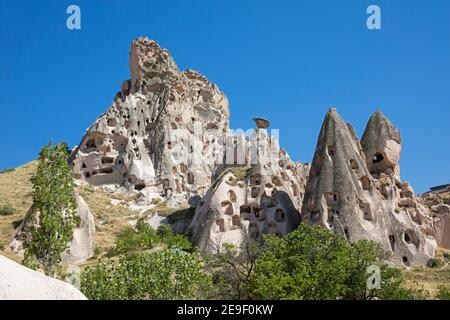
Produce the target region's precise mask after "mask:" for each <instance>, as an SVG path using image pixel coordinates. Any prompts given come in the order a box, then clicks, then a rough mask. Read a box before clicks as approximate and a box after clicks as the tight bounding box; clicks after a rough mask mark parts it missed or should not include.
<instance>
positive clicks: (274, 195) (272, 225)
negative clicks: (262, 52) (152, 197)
mask: <svg viewBox="0 0 450 320" xmlns="http://www.w3.org/2000/svg"><path fill="white" fill-rule="evenodd" d="M254 120H255V122H256V124H257V126H258V128H257V129H256V130H255V131H254V132H253V134H252V136H251V138H250V139H249V140H246V139H244V137H242V136H241V137H240V138H238V139H239V141H241V143H238V146H243V147H245V148H243V149H242V150H241V151H240V152H239V153H237V154H238V155H240V154H241V155H242V154H244V155H246V158H245V163H244V164H243V165H241V166H230V167H228V168H227V169H226V170H225V171H224V172H223V173H222V174H221V175H220V176H219V177H218V178H217V180H216V182H215V183H214V184H213V186H212V187H211V189H210V190H209V191H208V192H207V194H206V195H205V197H204V198H203V199H202V200H201V201H200V202H199V204H198V206H197V209H196V212H195V216H194V219H193V221H192V223H191V226H190V235H191V240H192V241H193V243H194V244H195V245H197V246H199V247H200V248H202V249H203V250H205V251H209V252H214V251H216V250H218V249H219V250H220V247H221V245H222V244H223V243H232V244H234V245H236V246H237V247H239V246H240V244H241V242H242V240H243V237H244V236H245V234H247V233H248V234H249V235H251V236H253V237H255V238H259V236H260V235H262V234H263V233H272V234H278V235H284V234H286V233H288V232H291V231H293V230H295V229H296V228H297V227H298V225H299V223H300V210H301V205H302V200H303V192H304V188H305V183H306V179H307V174H308V171H309V166H308V165H302V164H300V163H294V162H292V161H291V160H290V158H289V156H288V154H287V153H286V151H285V150H283V149H280V148H279V146H278V141H277V140H276V139H274V138H272V137H271V136H270V135H269V133H268V132H267V130H265V129H266V128H267V127H268V122H267V121H266V122H264V123H263V124H262V122H261V119H260V118H255V119H254ZM244 149H245V150H248V151H249V152H247V153H246V152H245V150H244ZM252 150H253V152H252Z"/></svg>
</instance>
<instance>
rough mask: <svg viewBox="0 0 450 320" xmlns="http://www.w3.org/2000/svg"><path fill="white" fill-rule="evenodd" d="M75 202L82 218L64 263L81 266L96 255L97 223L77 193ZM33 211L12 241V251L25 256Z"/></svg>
mask: <svg viewBox="0 0 450 320" xmlns="http://www.w3.org/2000/svg"><path fill="white" fill-rule="evenodd" d="M75 200H76V204H77V209H76V210H77V213H78V215H79V216H80V224H79V226H78V228H76V229H75V230H74V232H73V236H72V240H71V242H70V246H69V249H68V250H67V252H65V253H64V255H63V257H62V261H63V262H65V263H68V264H79V263H82V262H85V261H86V260H87V259H89V258H90V257H92V256H93V255H94V248H95V243H94V236H95V223H94V217H93V215H92V213H91V211H90V210H89V207H88V206H87V204H86V203H85V202H84V200H83V198H81V197H80V196H79V195H78V194H77V193H75ZM31 217H32V211H31V209H30V210H29V211H28V213H27V215H26V216H25V218H24V219H23V220H22V222H21V224H20V225H19V226H18V227H17V229H16V230H15V231H14V235H13V237H12V241H11V245H10V247H11V250H12V251H13V252H16V253H19V254H21V255H22V254H23V242H24V241H27V237H28V233H27V228H26V227H27V225H29V224H30V223H33V221H31Z"/></svg>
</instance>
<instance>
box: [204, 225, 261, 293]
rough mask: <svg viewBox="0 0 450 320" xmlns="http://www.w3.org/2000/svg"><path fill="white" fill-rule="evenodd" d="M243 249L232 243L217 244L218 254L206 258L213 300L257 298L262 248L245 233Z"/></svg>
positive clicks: (215, 249)
mask: <svg viewBox="0 0 450 320" xmlns="http://www.w3.org/2000/svg"><path fill="white" fill-rule="evenodd" d="M242 236H243V241H242V243H241V245H240V247H239V248H236V247H235V246H234V245H233V244H230V243H224V244H221V243H216V244H213V246H212V247H213V248H214V253H213V254H209V255H205V256H204V259H205V260H206V264H205V265H206V266H205V268H206V270H207V271H208V273H210V274H211V275H212V278H213V283H214V288H213V290H212V298H215V299H227V300H228V299H233V300H247V299H252V298H253V297H254V280H255V268H256V262H257V260H258V258H259V257H260V255H261V252H262V248H261V246H260V244H259V243H258V242H257V241H256V240H255V239H252V238H251V237H250V236H249V235H248V233H247V232H245V231H244V230H243V231H242Z"/></svg>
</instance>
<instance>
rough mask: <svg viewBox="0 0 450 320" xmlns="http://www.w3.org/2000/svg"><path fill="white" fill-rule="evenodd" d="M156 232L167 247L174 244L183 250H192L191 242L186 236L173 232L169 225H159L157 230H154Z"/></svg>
mask: <svg viewBox="0 0 450 320" xmlns="http://www.w3.org/2000/svg"><path fill="white" fill-rule="evenodd" d="M156 233H157V235H158V237H159V239H160V241H161V243H163V244H165V245H166V246H167V247H169V248H170V247H173V246H176V247H178V248H180V249H181V250H184V251H192V244H191V242H190V241H189V240H188V239H187V238H186V236H185V235H182V234H173V230H172V227H171V226H170V225H167V224H162V225H160V226H159V227H158V230H156Z"/></svg>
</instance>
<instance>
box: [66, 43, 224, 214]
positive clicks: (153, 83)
mask: <svg viewBox="0 0 450 320" xmlns="http://www.w3.org/2000/svg"><path fill="white" fill-rule="evenodd" d="M130 70H131V79H130V80H127V81H125V82H124V83H123V85H122V89H121V91H120V92H118V93H117V95H116V96H115V98H114V102H113V103H112V105H111V106H110V108H109V109H108V111H107V112H106V113H105V114H103V115H102V116H100V117H99V118H98V119H97V120H96V122H95V123H94V124H93V125H92V126H91V127H90V128H89V129H88V131H87V133H86V135H85V136H84V137H83V139H82V141H81V143H80V145H79V146H78V147H77V148H76V149H75V150H74V152H73V155H72V166H73V171H74V174H75V178H76V179H78V180H82V181H86V182H88V183H90V184H93V185H105V184H111V185H116V186H124V187H126V188H127V189H129V190H131V191H137V192H139V193H140V195H141V198H140V199H139V201H141V202H142V203H143V204H145V203H149V201H150V202H151V199H152V198H154V197H155V196H156V195H161V194H162V195H163V196H164V197H165V198H166V199H167V201H168V205H170V206H177V205H180V204H183V203H184V204H185V203H188V201H189V199H190V198H192V197H196V196H203V195H204V194H205V193H206V191H207V189H208V188H209V186H210V184H211V175H212V173H213V170H214V165H215V159H216V157H217V154H216V153H215V151H216V150H215V145H216V144H218V143H219V141H218V140H219V137H220V136H221V134H222V133H227V132H228V131H229V128H228V119H229V110H228V101H227V98H226V97H225V95H223V94H222V93H221V92H220V90H219V88H218V87H217V86H216V85H215V84H213V83H211V82H210V81H208V79H206V78H205V77H204V76H202V75H200V74H199V73H198V72H196V71H192V70H187V71H185V72H181V71H180V70H179V69H178V67H177V65H176V64H175V62H174V61H173V59H172V57H171V56H170V54H169V53H168V51H167V50H166V49H162V48H161V47H160V46H159V45H158V44H157V43H156V42H155V41H152V40H149V39H148V38H139V39H137V40H135V41H133V42H132V45H131V51H130Z"/></svg>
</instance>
